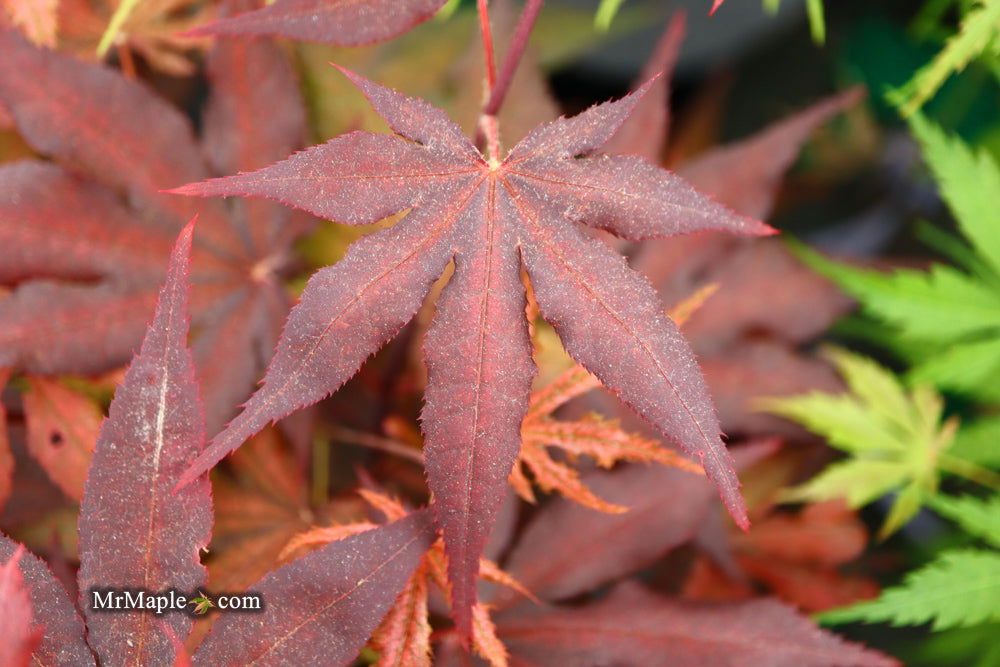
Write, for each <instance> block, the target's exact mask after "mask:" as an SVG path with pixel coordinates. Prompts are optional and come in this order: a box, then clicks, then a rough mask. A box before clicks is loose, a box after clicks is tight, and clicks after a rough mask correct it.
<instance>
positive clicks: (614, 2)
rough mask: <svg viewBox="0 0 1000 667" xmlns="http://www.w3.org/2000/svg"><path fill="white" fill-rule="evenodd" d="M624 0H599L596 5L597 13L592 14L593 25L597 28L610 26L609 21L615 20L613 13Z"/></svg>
mask: <svg viewBox="0 0 1000 667" xmlns="http://www.w3.org/2000/svg"><path fill="white" fill-rule="evenodd" d="M623 2H625V0H601V4H600V5H598V7H597V14H595V15H594V26H596V27H597V29H598V30H607V29H608V28H610V27H611V22H612V21H614V20H615V15H616V14H618V10H619V9H620V8H621V6H622V3H623Z"/></svg>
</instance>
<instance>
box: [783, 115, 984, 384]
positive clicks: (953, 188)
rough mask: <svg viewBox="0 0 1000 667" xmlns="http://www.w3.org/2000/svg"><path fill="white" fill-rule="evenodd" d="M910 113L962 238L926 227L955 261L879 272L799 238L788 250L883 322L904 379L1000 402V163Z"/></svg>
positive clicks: (921, 117) (917, 136)
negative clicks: (905, 368)
mask: <svg viewBox="0 0 1000 667" xmlns="http://www.w3.org/2000/svg"><path fill="white" fill-rule="evenodd" d="M909 120H910V127H911V130H912V132H913V134H914V136H915V137H916V138H917V139H918V141H919V142H920V145H921V146H922V148H923V154H924V159H925V162H926V163H927V166H928V167H929V168H930V171H931V173H932V174H933V175H934V177H935V180H936V181H937V183H938V186H939V189H940V192H941V196H942V198H943V199H944V201H945V202H946V203H947V204H948V207H949V208H950V209H951V212H952V213H953V214H954V216H955V219H956V221H957V222H958V227H959V229H960V230H961V232H962V235H963V236H964V237H965V239H966V240H967V243H966V242H963V241H960V240H958V239H953V238H949V237H948V236H947V235H946V234H944V233H943V232H937V231H935V232H932V235H933V237H935V239H936V242H935V245H937V246H938V249H939V250H942V251H943V252H945V253H946V254H949V255H951V257H952V258H953V259H955V260H956V262H957V263H958V264H959V268H955V267H950V266H942V265H935V266H932V267H931V268H930V270H929V271H915V270H911V269H901V270H897V271H895V272H892V273H880V272H876V271H867V270H863V269H858V268H854V267H851V266H845V265H842V264H838V263H836V262H831V261H829V260H827V259H825V258H823V257H821V256H820V255H818V254H816V253H815V252H813V251H811V250H808V249H806V248H804V247H798V248H797V253H798V254H799V256H800V257H801V258H802V259H803V260H804V261H805V262H806V263H807V264H809V265H810V266H811V267H812V268H813V269H815V270H816V271H818V272H819V273H822V274H823V275H825V276H827V277H828V278H830V279H832V280H834V281H835V282H837V283H838V284H839V285H840V286H841V287H842V288H843V289H844V290H845V291H846V292H848V293H849V294H851V295H852V296H854V297H855V298H857V299H858V301H859V302H860V303H861V305H862V309H863V310H864V312H865V313H866V314H868V315H871V316H873V317H875V318H876V319H877V320H879V321H881V322H882V323H884V324H886V325H888V326H889V327H890V330H891V332H892V335H891V336H890V338H891V339H893V340H892V344H893V347H894V348H895V349H896V351H897V352H899V353H901V354H902V355H903V356H904V357H905V358H907V359H908V360H909V361H910V362H911V363H912V364H913V368H912V370H911V371H910V373H909V378H910V380H912V381H914V382H924V383H931V384H934V385H935V386H937V387H941V388H943V389H948V390H951V391H956V392H959V393H963V394H966V395H969V396H972V397H974V398H978V399H981V400H984V401H987V402H1000V383H998V382H997V381H996V378H997V377H998V376H1000V226H998V225H997V220H998V219H997V212H996V196H997V193H998V192H1000V165H998V164H997V162H996V160H994V159H993V157H992V156H991V155H990V154H989V153H987V152H986V151H984V150H978V151H977V150H975V149H973V148H972V147H970V146H968V145H967V144H965V143H964V142H963V141H962V140H961V139H958V138H957V137H952V136H949V135H947V134H946V133H945V132H943V131H942V130H941V128H939V127H937V126H936V125H934V124H933V123H931V122H929V121H928V120H927V119H926V118H924V117H923V116H921V115H920V114H915V115H913V116H912V117H911V118H910V119H909Z"/></svg>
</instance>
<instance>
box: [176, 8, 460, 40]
mask: <svg viewBox="0 0 1000 667" xmlns="http://www.w3.org/2000/svg"><path fill="white" fill-rule="evenodd" d="M445 2H447V0H275V2H274V3H273V4H271V5H268V6H267V7H264V8H263V9H258V10H256V11H252V12H248V13H246V14H240V15H239V16H234V17H232V18H226V19H222V20H221V21H216V22H215V23H211V24H209V25H206V26H202V27H200V28H196V29H195V30H192V31H190V32H189V33H188V34H189V35H192V36H194V35H276V36H279V37H288V38H291V39H297V40H301V41H306V42H327V43H329V44H338V45H340V46H362V45H364V44H373V43H375V42H381V41H383V40H386V39H390V38H392V37H395V36H396V35H398V34H400V33H403V32H406V31H407V30H409V29H410V28H412V27H413V26H415V25H417V24H418V23H423V22H424V21H426V20H427V19H429V18H430V17H431V16H433V15H434V13H435V12H437V10H439V9H440V8H441V7H442V6H443V5H444V3H445Z"/></svg>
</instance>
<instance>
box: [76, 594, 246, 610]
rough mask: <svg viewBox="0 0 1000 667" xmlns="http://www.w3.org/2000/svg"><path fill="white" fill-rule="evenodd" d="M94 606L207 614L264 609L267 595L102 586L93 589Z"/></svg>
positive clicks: (92, 601)
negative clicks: (216, 610)
mask: <svg viewBox="0 0 1000 667" xmlns="http://www.w3.org/2000/svg"><path fill="white" fill-rule="evenodd" d="M90 608H91V610H93V611H109V612H115V611H146V612H150V613H153V614H157V615H160V614H163V613H166V612H168V611H186V612H188V613H191V614H198V615H200V614H205V613H207V612H208V610H209V609H218V610H219V611H243V612H254V611H263V609H264V597H263V596H262V595H261V594H260V593H241V594H238V595H214V596H212V597H209V596H208V595H206V594H205V593H202V592H200V591H199V592H198V594H197V595H190V596H188V595H183V594H181V593H179V592H178V591H175V590H169V591H162V592H157V593H154V592H150V591H144V590H138V589H115V588H102V589H93V590H91V591H90Z"/></svg>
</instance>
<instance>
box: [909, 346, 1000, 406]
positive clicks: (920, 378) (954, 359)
mask: <svg viewBox="0 0 1000 667" xmlns="http://www.w3.org/2000/svg"><path fill="white" fill-rule="evenodd" d="M909 378H910V379H911V380H913V381H914V382H928V383H933V384H934V385H936V386H938V387H942V388H945V389H951V390H953V391H957V392H962V393H967V394H972V395H975V396H978V397H980V398H983V399H986V400H990V401H993V402H1000V382H998V380H997V378H1000V336H998V337H996V338H990V339H987V340H984V341H980V342H975V343H964V344H955V345H953V346H952V347H950V348H947V349H945V350H941V351H936V352H935V353H934V354H933V355H931V356H929V357H927V358H926V359H923V360H920V361H919V362H918V363H917V365H916V366H915V367H914V368H913V369H912V370H911V371H910V373H909Z"/></svg>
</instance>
